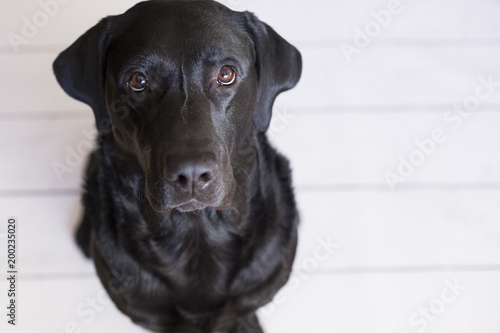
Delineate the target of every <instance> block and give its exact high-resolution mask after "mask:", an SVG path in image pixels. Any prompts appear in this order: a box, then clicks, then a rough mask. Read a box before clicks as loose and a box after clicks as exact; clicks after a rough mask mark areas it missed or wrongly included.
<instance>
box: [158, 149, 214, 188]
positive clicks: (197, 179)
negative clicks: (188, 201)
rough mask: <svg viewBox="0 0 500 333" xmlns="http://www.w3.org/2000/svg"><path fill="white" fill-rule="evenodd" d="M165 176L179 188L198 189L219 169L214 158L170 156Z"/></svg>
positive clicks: (207, 182)
mask: <svg viewBox="0 0 500 333" xmlns="http://www.w3.org/2000/svg"><path fill="white" fill-rule="evenodd" d="M167 161H168V163H167V166H166V172H165V178H166V179H167V180H168V181H169V182H170V184H172V185H175V187H176V188H177V189H179V190H183V191H197V190H201V189H203V188H204V187H205V186H206V185H208V184H209V183H210V181H212V180H213V179H214V178H215V177H216V175H217V171H218V169H219V165H218V164H217V162H216V161H215V159H213V158H209V157H204V158H198V159H193V158H191V159H179V158H172V157H170V158H168V159H167Z"/></svg>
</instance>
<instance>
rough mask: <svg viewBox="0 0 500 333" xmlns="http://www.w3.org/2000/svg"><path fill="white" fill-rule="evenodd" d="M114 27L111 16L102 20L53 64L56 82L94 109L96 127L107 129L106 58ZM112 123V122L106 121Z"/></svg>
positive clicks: (99, 129)
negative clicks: (105, 98)
mask: <svg viewBox="0 0 500 333" xmlns="http://www.w3.org/2000/svg"><path fill="white" fill-rule="evenodd" d="M110 30H111V17H107V18H105V19H103V20H101V21H100V22H99V23H98V24H97V25H95V26H94V27H92V28H91V29H89V30H88V31H87V32H86V33H85V34H83V35H82V36H81V37H80V38H78V39H77V40H76V42H74V43H73V44H72V45H71V46H70V47H68V48H67V49H66V50H64V51H63V52H62V53H61V54H59V56H58V57H57V58H56V60H55V61H54V64H53V69H54V74H55V76H56V78H57V82H59V85H60V86H61V87H62V88H63V89H64V91H65V92H66V93H67V94H68V95H70V96H71V97H73V98H75V99H77V100H79V101H81V102H84V103H86V104H88V105H90V107H92V110H93V111H94V115H95V118H96V125H97V130H98V131H100V132H102V131H103V130H104V131H105V129H104V128H103V127H105V125H104V123H105V122H103V119H105V118H106V117H107V111H106V103H105V100H104V81H105V66H106V64H105V58H106V49H107V47H108V41H109V35H110ZM107 124H109V123H107Z"/></svg>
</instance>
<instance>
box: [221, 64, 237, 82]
mask: <svg viewBox="0 0 500 333" xmlns="http://www.w3.org/2000/svg"><path fill="white" fill-rule="evenodd" d="M235 80H236V72H235V71H234V69H233V68H232V67H230V66H223V67H222V68H221V69H220V70H219V75H218V76H217V83H218V84H219V85H221V86H229V85H231V84H233V83H234V81H235Z"/></svg>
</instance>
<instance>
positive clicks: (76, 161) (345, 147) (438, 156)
mask: <svg viewBox="0 0 500 333" xmlns="http://www.w3.org/2000/svg"><path fill="white" fill-rule="evenodd" d="M290 112H291V113H290ZM290 112H289V111H286V109H285V111H283V110H281V109H277V111H276V112H275V115H276V117H277V118H276V119H275V121H273V123H272V126H271V130H270V135H271V137H272V140H273V141H274V142H275V145H276V146H277V147H278V148H279V150H280V151H281V152H283V153H284V154H285V155H286V156H288V157H289V159H290V160H291V163H292V167H293V169H294V179H295V185H297V186H299V187H300V186H305V185H307V186H311V185H319V186H324V185H335V184H337V185H338V184H369V185H370V184H371V185H377V186H382V187H384V186H386V189H387V190H389V189H390V187H389V185H388V183H387V182H386V173H387V172H390V173H392V174H393V175H395V176H399V175H402V176H404V177H402V180H401V181H400V182H397V184H396V185H395V186H396V188H397V186H399V185H405V184H411V183H421V182H439V183H453V182H458V183H475V182H499V181H500V167H499V166H500V157H499V156H498V155H496V154H493V153H492V152H494V151H500V138H499V135H500V134H499V132H498V129H497V126H496V124H498V123H499V122H500V119H499V118H500V113H498V112H479V113H471V116H470V117H469V118H467V119H465V120H463V122H462V124H461V125H460V127H458V128H457V129H453V127H450V124H451V125H453V124H454V123H447V122H445V121H443V118H442V114H440V113H432V112H431V113H425V112H424V113H409V114H399V113H382V114H348V113H347V114H344V113H335V114H320V115H307V114H303V113H300V114H298V113H295V114H294V113H293V110H292V111H290ZM89 117H92V116H91V115H89ZM93 127H94V125H93V119H92V118H88V119H63V120H33V121H30V122H24V121H22V120H16V121H4V122H0V150H1V151H2V152H3V156H4V159H3V163H1V164H0V184H1V189H2V190H40V189H75V188H78V187H79V186H80V184H81V176H82V170H83V168H84V166H85V160H86V156H87V153H86V148H88V147H89V146H90V145H91V144H92V143H93V139H89V138H92V136H91V135H90V134H89V133H91V132H92V130H93ZM438 128H442V129H443V130H444V131H445V133H446V135H447V140H446V141H445V142H443V143H436V142H435V141H434V142H435V143H434V148H433V150H432V149H431V148H432V147H431V146H429V152H431V153H429V154H425V155H424V154H423V153H419V152H421V151H423V150H425V149H423V148H419V146H418V145H417V144H416V142H419V143H420V145H421V146H422V143H423V142H427V143H426V145H432V144H430V143H429V140H430V139H432V133H433V131H434V130H435V129H438ZM13 142H15V143H16V144H15V145H13V144H12V143H13ZM78 151H81V152H82V154H81V155H80V154H78ZM414 155H415V156H417V155H418V156H417V157H418V158H417V157H415V156H414ZM422 156H424V158H423V159H422V163H421V162H420V159H419V158H420V157H422ZM410 157H411V158H410ZM404 161H406V162H404ZM409 161H416V162H418V163H415V162H411V163H412V164H411V165H414V167H413V168H414V171H413V172H406V171H405V172H400V169H401V170H403V171H404V170H407V169H408V168H409V166H408V165H409V163H410V162H409ZM413 163H415V164H413ZM66 167H67V168H68V169H67V170H66V169H63V168H66ZM59 168H61V169H59ZM55 170H56V171H57V170H60V171H59V172H56V171H55ZM66 171H67V172H66ZM69 171H71V172H69ZM58 175H60V177H59V176H58Z"/></svg>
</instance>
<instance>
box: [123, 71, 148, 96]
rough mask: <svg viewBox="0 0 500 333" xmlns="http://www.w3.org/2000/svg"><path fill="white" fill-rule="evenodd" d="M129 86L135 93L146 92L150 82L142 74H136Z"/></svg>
mask: <svg viewBox="0 0 500 333" xmlns="http://www.w3.org/2000/svg"><path fill="white" fill-rule="evenodd" d="M128 84H129V86H130V89H132V90H133V91H135V92H141V91H144V89H146V88H147V87H148V86H149V84H148V80H147V79H146V77H145V76H144V74H142V73H135V74H134V75H132V77H131V78H130V81H129V82H128Z"/></svg>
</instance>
